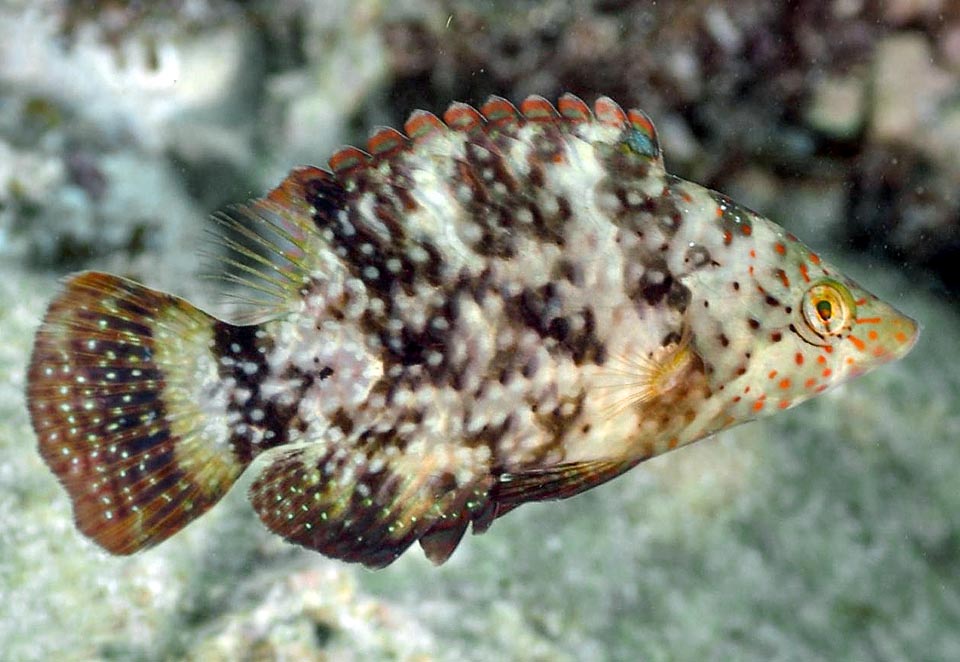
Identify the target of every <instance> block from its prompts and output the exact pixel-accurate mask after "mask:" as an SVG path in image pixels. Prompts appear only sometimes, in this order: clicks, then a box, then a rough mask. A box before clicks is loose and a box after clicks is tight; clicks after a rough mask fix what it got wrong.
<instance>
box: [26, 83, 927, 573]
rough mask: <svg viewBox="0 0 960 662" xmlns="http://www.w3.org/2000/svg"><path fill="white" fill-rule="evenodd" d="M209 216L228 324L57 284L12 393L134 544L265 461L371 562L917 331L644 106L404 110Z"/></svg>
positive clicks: (305, 532) (566, 102) (115, 538)
mask: <svg viewBox="0 0 960 662" xmlns="http://www.w3.org/2000/svg"><path fill="white" fill-rule="evenodd" d="M405 132H406V133H405V134H404V133H400V132H399V131H397V130H395V129H390V128H382V129H378V130H377V131H376V132H375V133H374V134H373V135H372V136H371V138H370V140H369V142H368V145H367V147H368V150H369V151H363V150H360V149H358V148H355V147H346V148H343V149H341V150H339V151H338V152H337V153H336V154H334V155H333V156H332V157H331V159H330V161H329V170H323V169H320V168H315V167H310V166H306V167H301V168H298V169H295V170H294V171H293V172H291V173H290V175H289V176H288V177H287V179H286V180H284V182H282V183H281V184H280V186H278V187H277V188H276V189H274V190H273V191H271V192H270V193H269V194H268V195H267V196H266V197H265V198H263V199H261V200H258V201H255V202H253V203H251V204H249V205H241V206H238V207H235V208H233V209H231V210H229V211H227V212H224V213H222V214H219V215H218V216H217V218H218V220H219V221H220V225H221V226H222V229H223V243H224V246H225V248H226V249H227V255H226V257H225V258H224V260H225V262H226V267H227V270H226V274H227V278H228V280H231V281H233V282H235V283H238V284H240V285H241V286H242V287H243V292H245V294H243V295H242V296H244V297H245V298H246V300H247V303H248V305H249V310H248V315H247V316H246V318H245V319H246V320H247V321H246V322H245V323H242V324H237V323H232V322H227V321H223V320H219V319H216V318H214V317H212V316H211V315H208V314H207V313H205V312H203V311H200V310H198V309H197V308H195V307H194V306H192V305H191V304H189V303H188V302H186V301H184V300H182V299H179V298H177V297H174V296H172V295H168V294H164V293H161V292H157V291H154V290H151V289H149V288H146V287H144V286H142V285H139V284H136V283H133V282H131V281H128V280H125V279H122V278H120V277H117V276H112V275H109V274H102V273H97V272H84V273H80V274H77V275H74V276H72V277H70V278H69V279H68V280H67V281H66V283H65V287H64V290H63V291H62V292H61V294H60V295H59V296H58V297H57V298H56V299H54V301H53V302H52V303H51V304H50V307H49V309H48V311H47V314H46V316H45V318H44V321H43V323H42V325H41V327H40V329H39V331H38V332H37V337H36V341H35V344H34V350H33V355H32V358H31V363H30V369H29V375H28V387H27V391H28V403H29V408H30V414H31V419H32V422H33V425H34V429H35V431H36V433H37V437H38V441H39V448H40V452H41V455H42V456H43V457H44V459H45V460H46V462H47V464H48V465H49V466H50V468H51V469H52V471H53V472H54V473H55V474H56V475H57V477H58V478H59V479H60V481H61V482H62V483H63V484H64V486H65V487H66V490H67V492H68V494H69V496H70V498H71V500H72V502H73V505H74V514H75V518H76V521H77V525H78V527H79V529H80V530H81V531H82V532H83V533H84V534H86V535H87V536H89V537H90V538H92V539H93V540H94V541H95V542H96V543H98V544H99V545H101V546H102V547H104V548H105V549H107V550H109V551H111V552H114V553H118V554H128V553H132V552H135V551H137V550H140V549H143V548H146V547H149V546H151V545H154V544H156V543H158V542H160V541H162V540H165V539H166V538H168V537H169V536H171V535H173V534H174V533H176V532H177V531H178V530H180V529H181V528H183V527H184V526H186V525H187V524H188V523H189V522H190V521H192V520H193V519H195V518H196V517H197V516H199V515H200V514H202V513H203V512H205V511H206V510H207V509H208V508H210V507H212V506H213V505H214V504H215V503H216V502H217V501H218V500H219V499H220V498H221V497H222V496H223V494H224V493H225V492H226V491H227V490H228V489H229V488H230V486H231V485H232V484H233V483H234V481H235V480H236V478H237V477H238V476H239V475H240V473H242V472H243V471H244V470H245V468H246V467H247V466H248V465H249V464H250V463H251V461H252V460H253V459H254V458H255V457H258V456H260V455H264V456H265V458H264V462H263V465H262V466H263V468H262V470H261V471H260V474H259V475H258V476H257V477H256V479H255V480H254V482H253V484H252V487H251V492H250V498H251V501H252V503H253V506H254V509H255V510H256V512H257V514H258V515H259V516H260V518H261V520H262V521H263V522H264V523H265V524H266V526H267V527H268V528H270V529H271V530H273V531H275V532H276V533H278V534H280V535H282V536H283V537H285V538H286V539H287V540H290V541H292V542H294V543H297V544H300V545H303V546H305V547H307V548H310V549H314V550H317V551H320V552H322V553H324V554H327V555H329V556H333V557H336V558H340V559H344V560H346V561H356V562H360V563H363V564H365V565H368V566H371V567H381V566H384V565H387V564H389V563H390V562H392V561H393V560H394V559H396V558H397V556H399V555H400V554H401V553H402V552H403V551H404V550H405V549H406V548H407V547H409V546H410V545H411V544H412V543H413V542H415V541H419V542H420V544H421V546H422V547H423V548H424V551H425V552H426V554H427V556H428V557H429V558H430V559H431V560H433V561H434V562H437V563H442V562H443V561H444V560H446V559H447V558H448V557H449V555H450V554H451V553H452V552H453V551H454V549H455V548H456V547H457V545H458V544H459V542H460V539H461V537H462V535H463V534H464V532H465V531H466V529H467V528H468V527H469V526H470V525H471V524H472V526H473V530H474V531H475V532H479V531H483V530H485V529H486V528H488V527H489V526H490V524H491V523H492V522H493V521H494V520H495V519H496V518H498V517H500V516H502V515H504V514H505V513H507V512H509V511H510V510H512V509H513V508H515V507H516V506H518V505H520V504H522V503H525V502H529V501H537V500H544V499H556V498H565V497H569V496H572V495H574V494H577V493H579V492H582V491H583V490H585V489H589V488H591V487H593V486H596V485H599V484H600V483H603V482H605V481H607V480H610V479H611V478H614V477H615V476H617V475H619V474H622V473H623V472H624V471H627V470H628V469H630V468H632V467H634V466H636V465H637V464H638V463H640V462H642V461H643V460H645V459H648V458H650V457H652V456H654V455H657V454H659V453H663V452H665V451H668V450H670V449H673V448H677V447H679V446H682V445H684V444H687V443H690V442H693V441H696V440H698V439H701V438H704V437H706V436H709V435H710V434H712V433H714V432H716V431H718V430H721V429H724V428H727V427H730V426H732V425H735V424H738V423H741V422H744V421H747V420H750V419H753V418H756V417H758V416H761V415H765V414H769V413H773V412H775V411H778V410H780V409H786V408H788V407H792V406H794V405H796V404H798V403H800V402H802V401H804V400H806V399H808V398H810V397H812V396H814V395H816V394H818V393H821V392H823V391H825V390H826V389H828V388H831V387H833V386H835V385H837V384H840V383H842V382H844V381H846V380H848V379H850V378H851V377H854V376H856V375H858V374H862V373H863V372H866V371H867V370H869V369H872V368H873V367H876V366H878V365H881V364H883V363H886V362H889V361H891V360H893V359H896V358H899V357H901V356H903V355H904V354H905V353H906V352H907V351H908V350H909V349H910V347H912V345H913V343H914V342H915V340H916V337H917V334H918V327H917V325H916V323H915V322H913V321H912V320H910V319H909V318H908V317H906V316H904V315H902V314H901V313H899V312H897V311H896V310H894V309H893V308H892V307H891V306H889V305H888V304H886V303H884V302H882V301H880V300H879V299H877V298H876V297H874V296H873V295H870V294H869V293H867V292H866V291H865V290H863V289H862V288H861V287H860V286H859V285H857V284H856V283H854V282H853V281H851V280H850V279H848V278H846V277H845V276H843V275H842V274H841V273H840V272H839V271H838V270H836V269H835V268H834V267H833V266H831V265H829V264H828V263H827V262H825V261H824V260H822V259H821V258H820V257H819V256H818V255H816V254H815V253H813V252H811V251H810V250H809V249H808V248H806V247H805V246H804V245H803V244H802V243H800V242H799V241H798V240H797V239H796V238H795V237H793V236H792V235H790V234H789V233H787V232H785V231H784V230H783V229H782V228H780V227H779V226H777V225H776V224H774V223H772V222H771V221H769V220H767V219H765V218H763V217H761V216H759V215H758V214H756V213H755V212H752V211H750V210H748V209H746V208H744V207H742V206H739V205H737V204H736V203H734V202H733V201H731V200H730V199H728V198H726V197H725V196H723V195H721V194H719V193H716V192H714V191H710V190H708V189H705V188H702V187H700V186H698V185H696V184H693V183H691V182H687V181H684V180H682V179H679V178H677V177H675V176H673V175H670V174H668V173H667V172H666V171H665V169H664V165H663V159H662V155H661V152H660V145H659V140H658V138H657V134H656V131H655V129H654V126H653V124H652V122H651V121H650V120H649V118H648V117H647V116H646V115H644V114H643V113H642V112H641V111H638V110H630V111H626V112H625V111H624V110H622V109H621V108H620V106H618V105H617V104H616V103H615V102H613V101H612V100H610V99H608V98H606V97H601V98H600V99H598V100H597V101H596V103H595V105H594V107H593V109H592V110H591V109H590V108H589V107H588V106H587V105H586V104H584V103H583V102H582V101H581V100H580V99H578V98H576V97H574V96H572V95H565V96H563V97H561V98H560V100H559V101H558V104H557V107H556V108H555V107H554V106H553V105H552V104H550V103H549V102H548V101H546V100H545V99H543V98H542V97H536V96H534V97H529V98H527V99H526V100H524V102H523V103H522V104H521V105H520V109H519V110H518V109H516V108H515V107H514V106H513V105H511V104H510V103H509V102H508V101H506V100H504V99H502V98H499V97H492V98H490V99H489V100H488V101H487V102H486V103H484V104H483V105H482V106H481V108H480V110H477V109H474V108H472V107H470V106H468V105H466V104H460V103H455V104H452V105H451V106H450V108H449V109H448V110H447V111H446V113H445V114H444V117H443V119H442V120H441V119H440V118H437V117H436V116H434V115H432V114H430V113H427V112H424V111H417V112H415V113H414V114H413V115H411V116H410V119H409V120H408V121H407V122H406V125H405Z"/></svg>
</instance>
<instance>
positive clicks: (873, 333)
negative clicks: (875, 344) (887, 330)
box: [867, 329, 878, 340]
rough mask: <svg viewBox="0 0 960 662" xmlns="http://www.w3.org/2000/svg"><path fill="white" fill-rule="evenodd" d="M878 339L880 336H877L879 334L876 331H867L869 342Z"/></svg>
mask: <svg viewBox="0 0 960 662" xmlns="http://www.w3.org/2000/svg"><path fill="white" fill-rule="evenodd" d="M877 337H878V336H877V332H876V331H874V330H873V329H870V330H869V331H867V339H868V340H876V339H877Z"/></svg>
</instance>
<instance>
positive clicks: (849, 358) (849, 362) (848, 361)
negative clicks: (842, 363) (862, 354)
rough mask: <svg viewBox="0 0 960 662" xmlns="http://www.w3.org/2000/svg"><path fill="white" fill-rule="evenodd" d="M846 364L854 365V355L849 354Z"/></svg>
mask: <svg viewBox="0 0 960 662" xmlns="http://www.w3.org/2000/svg"><path fill="white" fill-rule="evenodd" d="M846 364H847V365H853V357H852V356H848V357H847V360H846Z"/></svg>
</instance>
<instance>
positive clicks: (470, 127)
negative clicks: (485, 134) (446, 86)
mask: <svg viewBox="0 0 960 662" xmlns="http://www.w3.org/2000/svg"><path fill="white" fill-rule="evenodd" d="M443 121H444V122H446V123H447V126H449V127H450V128H451V129H453V130H454V131H466V132H470V131H475V130H477V129H479V128H481V127H483V125H484V123H485V122H484V119H483V115H481V114H480V112H479V111H478V110H477V109H476V108H474V107H473V106H471V105H470V104H466V103H461V102H459V101H455V102H453V103H451V104H450V105H449V106H448V107H447V110H446V111H445V112H444V113H443Z"/></svg>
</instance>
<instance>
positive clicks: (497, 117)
mask: <svg viewBox="0 0 960 662" xmlns="http://www.w3.org/2000/svg"><path fill="white" fill-rule="evenodd" d="M480 112H481V113H483V116H484V117H485V118H486V119H487V123H488V124H491V125H493V126H496V127H507V126H511V125H514V126H515V125H517V124H519V122H520V113H519V112H518V111H517V108H516V106H514V105H513V104H512V103H510V102H509V101H507V100H506V99H504V98H503V97H498V96H496V95H490V96H489V97H487V100H486V101H485V102H484V103H483V105H482V106H480Z"/></svg>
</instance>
